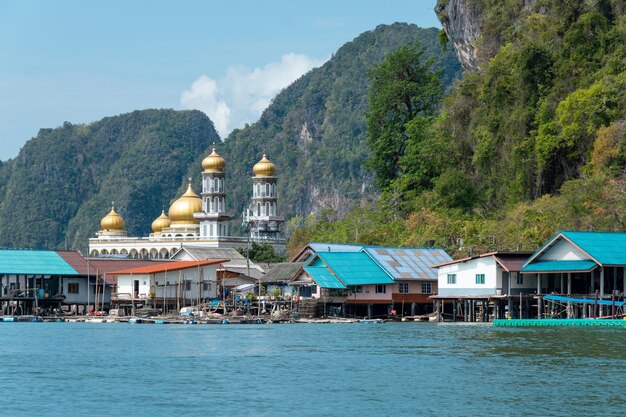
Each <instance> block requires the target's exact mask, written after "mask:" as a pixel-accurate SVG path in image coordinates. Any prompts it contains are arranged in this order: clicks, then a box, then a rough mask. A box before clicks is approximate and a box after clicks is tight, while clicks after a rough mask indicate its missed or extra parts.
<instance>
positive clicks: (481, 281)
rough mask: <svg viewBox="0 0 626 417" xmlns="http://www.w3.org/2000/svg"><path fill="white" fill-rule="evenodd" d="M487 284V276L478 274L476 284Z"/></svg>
mask: <svg viewBox="0 0 626 417" xmlns="http://www.w3.org/2000/svg"><path fill="white" fill-rule="evenodd" d="M484 283H485V274H476V284H484Z"/></svg>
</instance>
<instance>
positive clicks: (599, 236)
mask: <svg viewBox="0 0 626 417" xmlns="http://www.w3.org/2000/svg"><path fill="white" fill-rule="evenodd" d="M561 234H562V235H563V236H565V237H566V238H567V239H569V240H571V241H572V242H574V244H575V245H576V246H578V247H579V248H581V249H582V250H584V251H585V252H587V253H588V254H589V256H591V257H592V258H594V259H595V260H597V261H598V262H600V263H601V264H602V265H626V233H618V232H572V231H562V232H561Z"/></svg>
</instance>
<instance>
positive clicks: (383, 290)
mask: <svg viewBox="0 0 626 417" xmlns="http://www.w3.org/2000/svg"><path fill="white" fill-rule="evenodd" d="M386 292H387V286H386V285H377V286H376V294H385V293H386Z"/></svg>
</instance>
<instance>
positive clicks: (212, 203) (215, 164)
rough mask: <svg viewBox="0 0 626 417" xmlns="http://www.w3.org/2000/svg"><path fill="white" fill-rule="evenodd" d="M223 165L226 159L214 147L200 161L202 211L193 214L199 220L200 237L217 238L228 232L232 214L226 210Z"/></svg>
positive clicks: (224, 165) (226, 234)
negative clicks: (201, 170)
mask: <svg viewBox="0 0 626 417" xmlns="http://www.w3.org/2000/svg"><path fill="white" fill-rule="evenodd" d="M225 167H226V161H224V158H222V157H221V156H219V155H218V153H217V152H216V150H215V148H213V150H212V152H211V154H210V155H209V156H207V157H206V158H204V160H203V161H202V168H203V172H202V212H201V213H196V214H194V217H195V218H196V219H198V220H200V237H203V238H209V239H210V238H219V237H222V236H228V235H229V233H230V230H229V226H228V221H229V220H231V219H232V218H233V216H232V215H230V214H228V213H227V212H226V192H225V183H224V168H225Z"/></svg>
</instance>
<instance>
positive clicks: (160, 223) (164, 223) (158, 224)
mask: <svg viewBox="0 0 626 417" xmlns="http://www.w3.org/2000/svg"><path fill="white" fill-rule="evenodd" d="M166 227H170V218H169V217H167V214H165V210H163V211H162V212H161V215H160V216H159V217H157V218H156V219H154V221H153V222H152V231H153V232H154V233H159V232H160V231H161V230H163V229H165V228H166Z"/></svg>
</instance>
